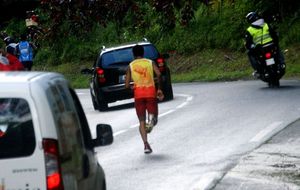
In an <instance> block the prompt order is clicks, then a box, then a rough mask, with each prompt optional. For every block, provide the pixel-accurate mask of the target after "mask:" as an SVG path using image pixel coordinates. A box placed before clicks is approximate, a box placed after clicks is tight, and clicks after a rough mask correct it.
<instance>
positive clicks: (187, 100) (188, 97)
mask: <svg viewBox="0 0 300 190" xmlns="http://www.w3.org/2000/svg"><path fill="white" fill-rule="evenodd" d="M176 95H177V96H182V97H184V98H186V100H185V101H184V102H183V103H181V104H180V105H179V106H177V107H176V108H175V109H171V110H169V111H167V112H165V113H162V114H159V115H158V117H159V118H160V117H164V116H166V115H169V114H171V113H173V112H175V111H177V110H178V109H180V108H183V107H184V106H186V105H187V104H188V102H190V101H192V100H193V96H191V95H187V94H176ZM137 127H139V124H134V125H131V126H130V127H129V129H133V128H137ZM126 131H127V130H121V131H118V132H115V133H114V137H115V136H118V135H120V134H122V133H124V132H126Z"/></svg>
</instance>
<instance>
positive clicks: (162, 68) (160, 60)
mask: <svg viewBox="0 0 300 190" xmlns="http://www.w3.org/2000/svg"><path fill="white" fill-rule="evenodd" d="M156 62H157V64H158V68H159V71H160V72H163V71H165V70H166V67H165V60H164V59H163V58H157V59H156Z"/></svg>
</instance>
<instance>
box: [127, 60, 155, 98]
mask: <svg viewBox="0 0 300 190" xmlns="http://www.w3.org/2000/svg"><path fill="white" fill-rule="evenodd" d="M129 66H130V70H131V77H132V80H133V82H134V98H135V99H137V98H155V97H156V89H155V83H154V76H153V66H152V61H151V60H150V59H145V58H142V59H136V60H134V61H132V62H131V63H130V65H129Z"/></svg>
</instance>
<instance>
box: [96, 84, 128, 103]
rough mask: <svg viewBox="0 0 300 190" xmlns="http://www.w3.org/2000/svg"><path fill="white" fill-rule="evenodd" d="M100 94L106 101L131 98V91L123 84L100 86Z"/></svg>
mask: <svg viewBox="0 0 300 190" xmlns="http://www.w3.org/2000/svg"><path fill="white" fill-rule="evenodd" d="M101 94H102V97H105V99H104V101H105V102H107V103H109V102H115V101H117V100H124V99H130V98H133V91H132V90H129V89H126V88H125V84H118V85H113V86H105V87H102V88H101Z"/></svg>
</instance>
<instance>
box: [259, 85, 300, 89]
mask: <svg viewBox="0 0 300 190" xmlns="http://www.w3.org/2000/svg"><path fill="white" fill-rule="evenodd" d="M299 88H300V86H291V85H282V86H280V87H274V88H271V87H268V86H265V87H261V88H260V90H297V89H299Z"/></svg>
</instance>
